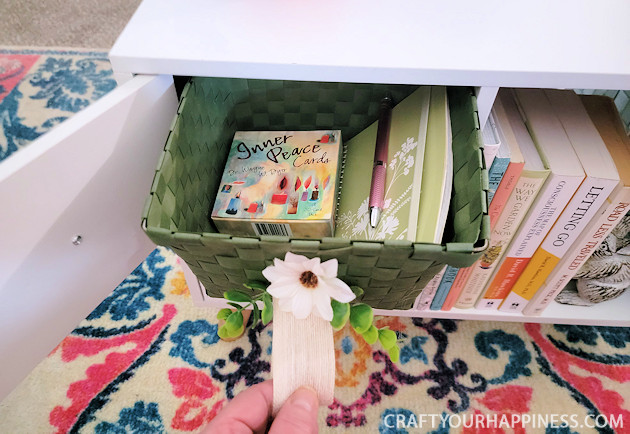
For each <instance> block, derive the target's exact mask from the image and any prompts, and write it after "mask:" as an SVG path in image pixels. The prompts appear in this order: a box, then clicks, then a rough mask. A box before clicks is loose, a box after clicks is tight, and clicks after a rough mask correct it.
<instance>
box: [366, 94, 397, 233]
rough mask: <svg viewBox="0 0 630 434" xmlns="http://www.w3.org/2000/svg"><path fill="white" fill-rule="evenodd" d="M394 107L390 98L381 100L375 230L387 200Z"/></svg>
mask: <svg viewBox="0 0 630 434" xmlns="http://www.w3.org/2000/svg"><path fill="white" fill-rule="evenodd" d="M392 105H393V104H392V99H391V97H389V96H386V97H385V98H383V99H382V100H381V106H380V113H379V118H378V128H377V130H376V147H375V149H374V168H373V169H372V185H371V186H370V226H372V227H373V228H375V227H376V226H377V225H378V221H379V219H380V217H381V210H382V209H383V202H384V199H385V176H386V174H387V151H388V145H389V126H390V123H391V119H392Z"/></svg>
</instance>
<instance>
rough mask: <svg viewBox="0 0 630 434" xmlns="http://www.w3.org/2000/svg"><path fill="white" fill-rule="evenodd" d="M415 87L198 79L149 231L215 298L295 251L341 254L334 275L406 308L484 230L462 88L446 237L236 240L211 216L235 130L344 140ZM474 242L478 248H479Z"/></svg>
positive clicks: (473, 128) (156, 193) (155, 189)
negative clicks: (438, 241) (338, 135)
mask: <svg viewBox="0 0 630 434" xmlns="http://www.w3.org/2000/svg"><path fill="white" fill-rule="evenodd" d="M414 89H415V86H404V85H380V84H377V85H374V84H351V83H315V82H294V81H269V80H244V79H216V78H195V79H193V80H192V81H191V82H190V83H189V84H188V85H187V86H186V88H185V89H184V92H183V95H182V100H181V103H180V107H179V110H178V116H177V118H176V120H175V121H174V124H173V126H172V131H171V134H170V136H169V138H168V140H167V143H166V146H165V150H164V153H163V155H162V158H161V160H160V162H159V165H158V170H157V172H156V176H155V179H154V182H153V186H152V188H151V195H150V197H149V199H148V200H147V204H146V207H145V213H144V218H145V219H146V232H147V234H148V236H149V237H150V238H151V239H152V240H153V241H154V242H155V243H156V244H160V245H164V246H168V247H171V248H172V249H173V250H174V251H175V252H176V253H177V254H178V255H179V256H180V257H181V258H182V259H183V260H184V261H186V263H187V264H188V265H189V266H190V268H191V269H192V271H193V272H194V273H195V275H196V276H197V277H198V278H199V280H200V282H201V283H202V284H203V285H204V287H205V288H206V291H207V292H208V295H210V296H213V297H221V296H222V293H223V291H225V290H226V289H231V288H237V287H238V288H240V289H244V288H243V287H242V286H241V284H242V283H244V282H246V281H248V280H264V278H263V276H262V273H261V270H262V269H264V268H265V267H266V266H267V265H270V264H271V263H272V261H273V259H274V258H278V257H279V258H282V257H284V255H285V253H286V252H288V251H291V252H293V253H297V254H304V255H306V256H309V257H312V256H319V257H320V258H321V259H322V260H327V259H331V258H337V260H338V261H339V276H340V277H341V278H342V279H343V280H344V281H346V282H347V283H348V284H350V285H357V286H360V287H362V288H363V289H364V290H365V294H364V295H363V298H362V299H363V301H364V302H366V303H368V304H370V305H371V306H373V307H375V308H383V309H406V308H410V307H411V306H412V304H413V301H414V300H415V298H416V296H417V295H418V293H419V292H420V290H421V289H422V288H423V287H424V285H425V284H426V283H427V282H428V281H429V280H430V279H431V277H433V275H435V273H437V272H438V271H439V270H440V268H441V267H442V266H443V265H444V264H447V263H448V264H451V265H455V266H467V265H470V264H472V262H474V260H475V259H476V257H477V256H478V255H479V251H481V250H482V249H481V248H480V246H483V245H484V244H485V240H487V237H488V222H487V209H486V208H487V206H486V196H485V195H486V190H487V176H486V172H485V169H484V168H483V162H482V160H481V158H482V157H481V141H480V133H479V129H478V124H477V123H476V121H475V119H476V118H475V113H474V111H475V110H476V103H475V99H474V97H473V96H472V94H471V93H470V91H469V90H468V89H464V88H458V89H449V99H450V100H451V101H453V102H455V103H456V104H453V103H451V104H452V105H453V107H456V111H459V112H460V113H456V112H454V113H452V118H453V136H454V137H453V154H454V170H455V175H454V177H455V180H454V187H453V197H452V200H451V213H450V214H451V216H450V217H449V221H448V225H447V231H446V232H447V239H449V240H452V242H450V243H446V244H445V245H432V244H418V243H411V242H407V241H385V242H360V241H351V240H344V239H338V238H324V239H321V240H295V239H289V238H283V237H266V236H262V237H259V238H239V237H231V236H230V235H228V234H219V233H217V232H216V230H215V228H214V227H213V225H212V223H211V222H210V219H209V214H210V210H211V208H212V205H213V204H214V198H215V196H216V193H217V190H218V187H219V182H220V180H221V175H222V172H223V167H224V165H225V159H226V157H227V154H228V151H229V147H230V145H231V142H232V137H233V135H234V132H235V131H237V130H307V129H341V131H342V138H343V139H344V141H347V140H349V139H350V138H351V137H353V136H354V135H355V134H357V133H358V132H360V131H362V130H363V129H365V128H366V127H367V126H369V125H370V124H371V123H373V122H374V121H375V120H376V119H377V117H378V105H379V101H380V99H381V97H382V96H383V95H385V93H386V92H389V93H390V94H392V96H393V98H394V100H395V101H400V100H401V99H403V98H404V97H406V96H407V95H409V94H411V93H412V92H413V91H414ZM475 246H476V247H475Z"/></svg>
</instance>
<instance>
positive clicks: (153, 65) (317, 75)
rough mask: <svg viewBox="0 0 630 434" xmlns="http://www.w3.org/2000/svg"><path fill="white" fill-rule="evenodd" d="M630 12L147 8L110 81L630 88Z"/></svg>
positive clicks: (147, 0) (435, 6) (452, 7)
mask: <svg viewBox="0 0 630 434" xmlns="http://www.w3.org/2000/svg"><path fill="white" fill-rule="evenodd" d="M628 16H630V2H628V1H627V0H601V1H599V2H597V4H591V3H586V2H582V1H578V2H575V1H574V0H558V1H554V2H549V1H547V0H530V1H528V2H526V3H523V2H505V1H501V0H478V1H474V2H471V1H469V0H453V1H443V0H423V1H419V2H396V1H394V2H391V1H390V2H383V1H380V0H306V1H300V2H292V3H290V4H289V3H287V2H285V1H280V0H269V1H264V2H256V1H247V0H231V1H223V0H188V1H186V2H173V1H171V0H144V2H143V3H142V4H141V5H140V7H139V9H138V11H137V12H136V14H135V15H134V16H133V17H132V19H131V21H130V22H129V24H128V25H127V27H126V28H125V30H124V31H123V33H122V34H121V35H120V37H119V38H118V40H117V42H116V44H115V45H114V47H113V48H112V50H111V52H110V58H111V61H112V65H113V67H114V70H115V71H116V72H118V73H144V74H171V75H197V76H219V77H239V78H276V79H295V80H318V81H352V82H381V83H409V84H446V85H469V86H493V87H498V86H511V87H518V86H520V87H557V88H562V87H564V88H600V89H630V56H627V55H624V53H625V52H626V51H627V50H626V48H627V47H628V46H630V28H629V27H628V25H627V17H628Z"/></svg>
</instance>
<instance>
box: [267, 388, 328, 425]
mask: <svg viewBox="0 0 630 434" xmlns="http://www.w3.org/2000/svg"><path fill="white" fill-rule="evenodd" d="M318 407H319V402H318V399H317V393H316V392H315V391H314V390H313V389H308V388H306V387H300V388H299V389H298V390H296V391H295V392H293V394H292V395H291V396H290V397H289V399H287V402H285V403H284V405H283V406H282V408H280V411H279V412H278V415H277V416H276V418H275V419H274V421H273V423H272V424H271V429H270V430H269V434H285V433H304V434H308V433H317V431H318V429H317V409H318Z"/></svg>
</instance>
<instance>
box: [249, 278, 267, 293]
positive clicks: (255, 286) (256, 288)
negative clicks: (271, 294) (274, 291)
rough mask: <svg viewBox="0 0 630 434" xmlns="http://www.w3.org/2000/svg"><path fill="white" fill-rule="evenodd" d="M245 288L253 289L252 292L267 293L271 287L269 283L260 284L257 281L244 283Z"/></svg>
mask: <svg viewBox="0 0 630 434" xmlns="http://www.w3.org/2000/svg"><path fill="white" fill-rule="evenodd" d="M243 286H244V287H245V288H248V289H251V290H252V291H266V290H267V286H269V285H268V284H267V283H264V282H259V281H257V280H250V281H249V282H247V283H243Z"/></svg>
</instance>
